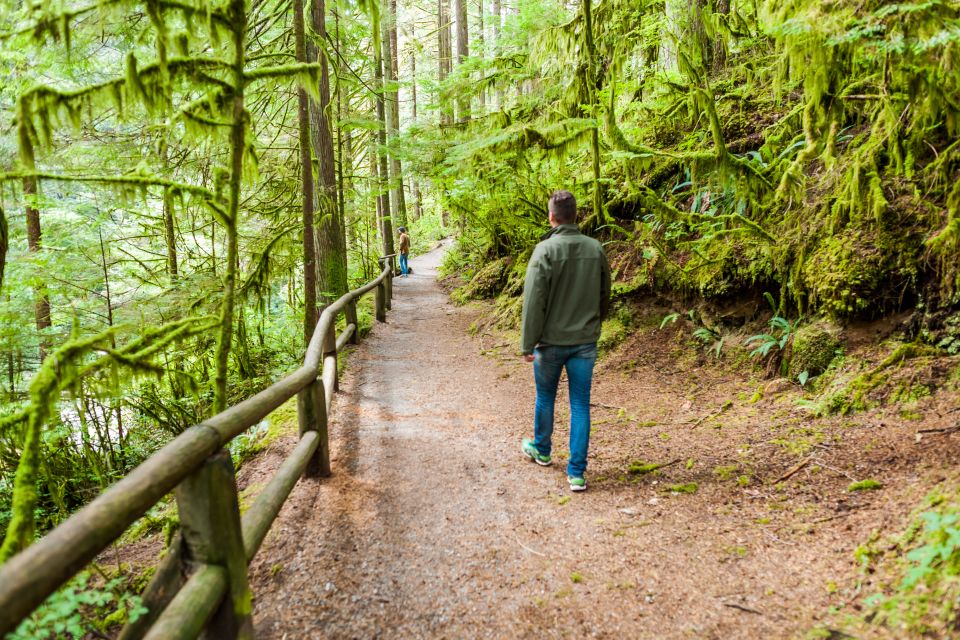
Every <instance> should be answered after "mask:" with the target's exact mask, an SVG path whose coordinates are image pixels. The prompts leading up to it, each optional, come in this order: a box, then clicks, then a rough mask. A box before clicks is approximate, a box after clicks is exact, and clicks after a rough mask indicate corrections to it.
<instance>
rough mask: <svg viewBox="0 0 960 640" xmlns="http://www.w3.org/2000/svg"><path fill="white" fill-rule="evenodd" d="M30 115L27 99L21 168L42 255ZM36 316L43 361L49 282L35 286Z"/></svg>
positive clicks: (21, 112)
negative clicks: (47, 285)
mask: <svg viewBox="0 0 960 640" xmlns="http://www.w3.org/2000/svg"><path fill="white" fill-rule="evenodd" d="M28 118H29V115H28V113H27V108H26V105H25V104H24V100H23V98H21V99H20V102H19V103H18V113H17V121H18V130H19V137H20V165H21V167H22V168H23V171H24V173H25V175H24V177H23V183H22V184H23V200H24V209H25V213H26V219H27V247H28V249H29V251H30V253H34V254H35V253H38V252H39V251H40V248H41V246H42V242H43V233H42V230H41V228H40V209H39V205H38V204H37V201H38V198H39V195H40V194H39V191H40V188H39V181H38V180H37V177H36V175H35V173H36V171H37V163H36V157H35V155H34V148H33V140H32V139H31V136H30V133H29V126H30V125H29V121H28ZM33 313H34V322H35V326H36V328H37V336H38V339H39V356H40V360H41V361H42V360H43V359H44V358H45V357H46V356H47V348H48V347H49V344H50V342H49V336H47V335H46V334H47V330H48V329H49V328H50V326H51V322H50V297H49V295H48V294H47V287H46V285H45V283H44V282H43V281H42V280H40V279H39V278H36V279H35V280H34V285H33Z"/></svg>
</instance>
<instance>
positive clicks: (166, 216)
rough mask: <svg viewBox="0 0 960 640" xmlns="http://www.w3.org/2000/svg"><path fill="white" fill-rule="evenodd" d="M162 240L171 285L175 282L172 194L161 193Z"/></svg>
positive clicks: (175, 233)
mask: <svg viewBox="0 0 960 640" xmlns="http://www.w3.org/2000/svg"><path fill="white" fill-rule="evenodd" d="M163 239H164V242H166V245H167V277H168V278H170V282H171V284H172V283H174V282H176V281H177V275H178V265H177V232H176V226H175V224H174V220H173V193H172V192H171V191H170V189H164V191H163Z"/></svg>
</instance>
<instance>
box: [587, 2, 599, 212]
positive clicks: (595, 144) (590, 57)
mask: <svg viewBox="0 0 960 640" xmlns="http://www.w3.org/2000/svg"><path fill="white" fill-rule="evenodd" d="M583 31H584V38H585V40H586V45H587V46H586V50H587V85H588V87H589V92H590V106H591V108H592V113H591V117H593V118H596V119H598V120H599V117H600V114H599V113H598V112H597V111H598V108H599V106H598V104H597V86H596V82H597V73H596V50H595V47H594V44H593V11H592V9H591V7H590V0H583ZM590 149H591V152H592V160H593V216H592V219H593V224H600V223H601V221H602V220H603V195H602V193H601V184H600V128H599V124H598V125H597V126H595V127H593V129H592V130H591V132H590Z"/></svg>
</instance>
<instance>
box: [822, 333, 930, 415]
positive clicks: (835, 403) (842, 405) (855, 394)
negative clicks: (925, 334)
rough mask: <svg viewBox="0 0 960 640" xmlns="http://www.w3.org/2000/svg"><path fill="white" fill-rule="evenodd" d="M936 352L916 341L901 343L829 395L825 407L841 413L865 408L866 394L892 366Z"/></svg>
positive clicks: (883, 377) (879, 382)
mask: <svg viewBox="0 0 960 640" xmlns="http://www.w3.org/2000/svg"><path fill="white" fill-rule="evenodd" d="M938 353H939V351H938V350H937V349H935V348H933V347H929V346H927V345H923V344H919V343H916V342H908V343H904V344H901V345H900V346H898V347H897V348H896V349H894V350H893V351H892V352H891V353H890V355H889V356H887V357H886V358H884V359H883V361H882V362H880V364H878V365H877V366H876V367H874V368H873V369H871V370H870V371H868V372H866V373H864V374H862V375H860V376H857V377H856V378H854V379H853V380H851V381H850V383H849V384H848V385H847V386H846V387H845V388H844V389H842V390H840V391H839V392H837V393H835V394H834V395H833V396H831V397H830V398H829V399H828V400H827V402H826V406H827V409H828V410H829V411H830V412H833V413H840V414H841V415H846V414H848V413H851V412H853V411H862V410H864V409H866V408H867V407H868V406H869V404H870V402H869V399H868V394H869V393H870V392H871V391H873V390H874V389H876V388H878V387H880V386H881V385H883V384H884V383H886V382H887V381H888V380H889V379H890V376H891V375H892V373H893V372H892V371H891V369H892V368H893V367H895V366H898V365H900V364H902V363H903V362H904V361H905V360H908V359H910V358H917V357H923V356H933V355H936V354H938Z"/></svg>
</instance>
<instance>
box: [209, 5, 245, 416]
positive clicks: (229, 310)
mask: <svg viewBox="0 0 960 640" xmlns="http://www.w3.org/2000/svg"><path fill="white" fill-rule="evenodd" d="M244 5H245V3H244V0H231V2H230V9H229V13H230V20H231V24H232V25H233V64H232V72H233V78H232V83H231V84H232V86H231V88H230V89H231V92H232V103H233V104H232V106H233V120H232V122H231V124H230V190H229V200H228V205H227V206H228V208H227V216H226V233H227V258H226V263H227V264H226V270H225V273H224V279H223V300H222V301H221V303H220V332H219V334H218V336H217V349H216V360H215V361H216V365H217V366H216V372H215V373H214V383H215V384H214V394H213V413H220V412H221V411H223V410H224V409H226V408H227V370H228V363H229V358H230V347H231V342H232V337H233V315H234V313H233V312H234V309H233V305H234V298H235V296H236V281H237V259H238V256H239V247H238V245H237V226H238V224H239V219H240V185H241V182H242V180H243V156H244V154H245V153H246V149H247V145H246V120H247V112H246V109H245V107H244V89H245V88H246V80H245V77H244V67H245V66H246V52H245V44H246V38H245V36H246V28H247V13H246V10H245V6H244Z"/></svg>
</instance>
